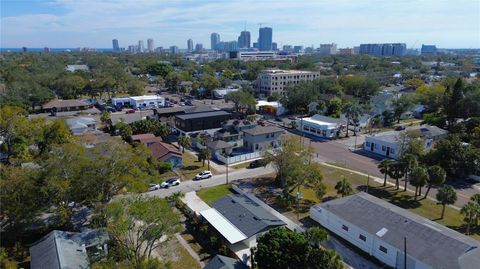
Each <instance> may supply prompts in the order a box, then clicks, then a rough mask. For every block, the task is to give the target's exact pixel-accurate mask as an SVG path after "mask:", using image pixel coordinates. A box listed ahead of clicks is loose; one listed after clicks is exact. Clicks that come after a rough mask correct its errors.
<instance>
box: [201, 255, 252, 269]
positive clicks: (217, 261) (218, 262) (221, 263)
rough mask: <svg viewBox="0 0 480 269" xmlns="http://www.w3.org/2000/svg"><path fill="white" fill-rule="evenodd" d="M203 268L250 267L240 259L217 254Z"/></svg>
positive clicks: (244, 268)
mask: <svg viewBox="0 0 480 269" xmlns="http://www.w3.org/2000/svg"><path fill="white" fill-rule="evenodd" d="M203 269H248V266H247V265H245V264H244V263H242V262H241V261H240V260H237V259H232V258H230V257H227V256H223V255H218V254H217V255H215V257H213V258H212V259H211V260H210V262H208V263H207V265H205V266H204V267H203Z"/></svg>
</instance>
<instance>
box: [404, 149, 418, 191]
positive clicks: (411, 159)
mask: <svg viewBox="0 0 480 269" xmlns="http://www.w3.org/2000/svg"><path fill="white" fill-rule="evenodd" d="M400 163H401V164H402V166H403V169H404V170H405V171H404V174H405V188H404V189H403V190H404V191H407V184H408V173H410V171H412V169H413V168H415V167H416V166H417V165H418V159H417V156H415V155H413V154H410V153H406V154H404V155H402V157H401V158H400Z"/></svg>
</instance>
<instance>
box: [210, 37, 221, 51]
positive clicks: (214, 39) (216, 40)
mask: <svg viewBox="0 0 480 269" xmlns="http://www.w3.org/2000/svg"><path fill="white" fill-rule="evenodd" d="M218 43H220V35H219V34H217V33H212V34H211V35H210V48H211V49H212V50H214V49H215V47H216V46H217V44H218Z"/></svg>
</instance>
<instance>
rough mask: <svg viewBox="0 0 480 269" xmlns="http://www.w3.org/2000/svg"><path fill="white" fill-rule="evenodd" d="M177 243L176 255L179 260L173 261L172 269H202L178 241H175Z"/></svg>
mask: <svg viewBox="0 0 480 269" xmlns="http://www.w3.org/2000/svg"><path fill="white" fill-rule="evenodd" d="M174 240H175V241H176V242H175V244H176V253H175V255H177V259H178V260H176V261H174V260H172V261H170V263H171V268H172V269H200V268H201V267H200V264H198V263H197V261H196V260H195V259H194V258H193V257H192V255H190V253H188V251H187V250H186V249H185V248H184V247H183V246H182V245H180V243H179V242H178V240H177V239H174Z"/></svg>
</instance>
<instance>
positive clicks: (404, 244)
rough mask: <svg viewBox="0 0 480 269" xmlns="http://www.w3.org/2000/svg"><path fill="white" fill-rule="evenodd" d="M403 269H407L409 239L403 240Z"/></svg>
mask: <svg viewBox="0 0 480 269" xmlns="http://www.w3.org/2000/svg"><path fill="white" fill-rule="evenodd" d="M403 269H407V237H404V238H403Z"/></svg>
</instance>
